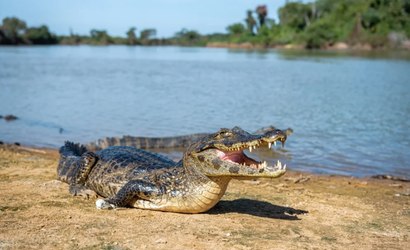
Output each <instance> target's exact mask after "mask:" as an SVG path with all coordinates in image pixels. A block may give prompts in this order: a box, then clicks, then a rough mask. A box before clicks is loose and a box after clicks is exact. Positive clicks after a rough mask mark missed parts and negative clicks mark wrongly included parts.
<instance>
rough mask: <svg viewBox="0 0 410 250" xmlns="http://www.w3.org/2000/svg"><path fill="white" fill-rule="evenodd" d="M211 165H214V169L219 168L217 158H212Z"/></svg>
mask: <svg viewBox="0 0 410 250" xmlns="http://www.w3.org/2000/svg"><path fill="white" fill-rule="evenodd" d="M212 165H213V166H214V168H215V169H220V168H221V165H220V162H219V160H218V159H214V160H212Z"/></svg>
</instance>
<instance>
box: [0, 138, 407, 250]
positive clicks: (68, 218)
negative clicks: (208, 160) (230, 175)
mask: <svg viewBox="0 0 410 250" xmlns="http://www.w3.org/2000/svg"><path fill="white" fill-rule="evenodd" d="M57 162H58V152H57V151H56V150H46V149H33V148H24V147H18V146H7V145H0V249H315V248H316V249H354V248H356V249H408V246H410V196H409V195H410V183H408V182H400V181H393V180H377V179H358V178H350V177H343V176H327V175H313V174H308V173H300V172H293V171H289V172H288V173H287V174H286V175H285V176H283V177H281V178H279V179H273V180H260V181H232V182H231V184H230V186H229V187H228V190H227V193H226V194H225V196H224V197H223V198H222V201H221V202H219V203H218V204H217V205H216V207H214V208H213V209H211V210H210V211H209V212H207V213H203V214H194V215H187V214H176V213H165V212H155V211H148V210H140V209H118V210H113V211H100V210H96V209H95V200H85V199H83V198H79V197H72V196H71V195H70V194H69V193H68V185H67V184H65V183H61V182H59V181H57V180H55V179H56V166H57Z"/></svg>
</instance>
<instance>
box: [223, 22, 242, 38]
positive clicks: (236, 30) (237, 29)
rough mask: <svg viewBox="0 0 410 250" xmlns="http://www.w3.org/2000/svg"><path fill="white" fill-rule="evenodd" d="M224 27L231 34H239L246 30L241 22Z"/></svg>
mask: <svg viewBox="0 0 410 250" xmlns="http://www.w3.org/2000/svg"><path fill="white" fill-rule="evenodd" d="M226 29H227V31H228V32H229V34H231V35H233V36H239V35H242V34H244V33H245V32H246V28H245V26H244V25H243V24H241V23H234V24H232V25H229V26H228V27H227V28H226Z"/></svg>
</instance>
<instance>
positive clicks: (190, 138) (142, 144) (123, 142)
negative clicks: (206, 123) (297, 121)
mask: <svg viewBox="0 0 410 250" xmlns="http://www.w3.org/2000/svg"><path fill="white" fill-rule="evenodd" d="M276 130H278V129H277V128H275V127H274V126H269V127H263V128H261V129H258V130H257V131H255V132H254V134H268V133H275V131H276ZM282 132H283V133H285V134H286V135H287V136H289V135H291V134H292V133H293V130H292V129H291V128H288V129H286V130H283V131H282ZM207 135H209V133H198V134H190V135H180V136H170V137H137V136H130V135H124V136H123V137H105V138H102V139H98V140H97V141H95V142H90V143H88V144H86V145H85V146H86V148H87V149H88V150H90V151H97V150H101V149H104V148H108V147H111V146H132V147H136V148H141V149H164V148H185V149H186V148H188V146H189V145H191V144H193V143H194V142H196V141H198V140H199V139H201V138H203V137H204V136H207Z"/></svg>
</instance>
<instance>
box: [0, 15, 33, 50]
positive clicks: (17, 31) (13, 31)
mask: <svg viewBox="0 0 410 250" xmlns="http://www.w3.org/2000/svg"><path fill="white" fill-rule="evenodd" d="M26 28H27V25H26V22H24V21H23V20H20V19H18V18H16V17H6V18H4V19H3V24H2V26H1V31H2V33H3V37H4V39H3V43H5V44H18V43H21V42H22V35H23V34H24V31H25V29H26Z"/></svg>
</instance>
